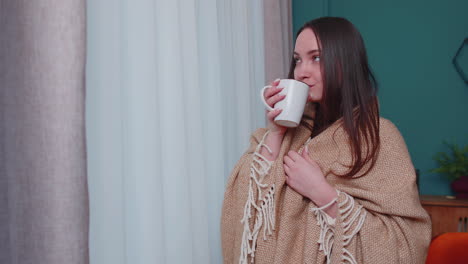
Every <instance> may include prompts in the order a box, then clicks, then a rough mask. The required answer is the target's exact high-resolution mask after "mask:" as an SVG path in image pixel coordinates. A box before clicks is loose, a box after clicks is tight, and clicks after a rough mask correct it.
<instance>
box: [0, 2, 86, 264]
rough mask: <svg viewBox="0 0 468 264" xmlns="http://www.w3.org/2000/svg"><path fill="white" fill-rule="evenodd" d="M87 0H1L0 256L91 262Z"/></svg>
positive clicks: (23, 261) (51, 263) (22, 261)
mask: <svg viewBox="0 0 468 264" xmlns="http://www.w3.org/2000/svg"><path fill="white" fill-rule="evenodd" d="M85 43H86V40H85V1H84V0H81V1H78V0H73V1H72V0H55V1H54V0H37V1H29V0H0V86H1V89H0V263H2V264H3V263H5V264H7V263H8V264H10V263H11V264H28V263H31V264H32V263H34V264H38V263H44V264H73V263H88V259H89V257H88V221H89V220H88V219H89V215H88V214H89V213H88V193H87V181H86V152H85V151H86V148H85V129H84V98H85V94H84V91H85V90H84V67H85Z"/></svg>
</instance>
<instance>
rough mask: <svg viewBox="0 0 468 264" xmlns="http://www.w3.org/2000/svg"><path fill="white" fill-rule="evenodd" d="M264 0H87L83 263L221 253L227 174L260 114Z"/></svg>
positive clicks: (215, 259)
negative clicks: (87, 217) (86, 242)
mask: <svg viewBox="0 0 468 264" xmlns="http://www.w3.org/2000/svg"><path fill="white" fill-rule="evenodd" d="M262 10H263V3H262V1H250V0H242V1H227V0H224V1H221V0H178V1H158V0H139V1H129V0H123V1H120V2H116V3H113V4H112V5H109V3H108V2H106V1H88V21H87V22H88V43H87V44H88V63H87V113H86V117H87V137H88V168H89V169H88V179H89V186H90V211H91V226H90V255H91V263H96V264H107V263H109V264H111V263H112V264H119V263H121V264H123V263H132V264H138V263H222V258H221V246H220V234H219V230H220V227H219V223H220V213H221V204H222V200H223V194H224V186H225V181H226V178H227V176H228V174H229V172H230V170H231V169H232V168H233V166H234V164H235V162H236V161H237V159H238V158H239V157H240V155H241V154H242V152H243V151H245V149H246V147H247V145H248V139H249V135H250V133H251V132H252V131H253V130H254V129H255V128H257V127H261V126H263V125H264V122H265V120H264V109H263V106H262V105H261V103H260V101H259V99H258V96H259V95H258V94H259V90H260V88H261V87H263V86H264V83H265V73H264V71H265V70H264V42H263V12H262Z"/></svg>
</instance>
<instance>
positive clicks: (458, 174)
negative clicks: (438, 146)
mask: <svg viewBox="0 0 468 264" xmlns="http://www.w3.org/2000/svg"><path fill="white" fill-rule="evenodd" d="M444 144H445V145H446V146H447V147H448V149H449V151H448V152H438V153H437V154H436V155H435V156H434V160H435V161H436V162H437V164H438V166H439V167H437V168H434V169H432V170H431V172H435V173H440V174H442V175H444V176H445V177H446V178H447V179H448V180H449V181H451V187H452V190H453V191H454V192H455V193H456V196H457V198H462V199H467V198H468V145H466V146H465V147H460V146H458V145H456V144H453V143H452V144H451V143H447V142H444Z"/></svg>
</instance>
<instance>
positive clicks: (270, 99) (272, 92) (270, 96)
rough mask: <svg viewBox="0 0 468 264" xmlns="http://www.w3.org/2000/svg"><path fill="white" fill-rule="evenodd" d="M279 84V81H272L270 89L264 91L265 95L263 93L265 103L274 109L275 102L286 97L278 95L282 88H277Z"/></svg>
mask: <svg viewBox="0 0 468 264" xmlns="http://www.w3.org/2000/svg"><path fill="white" fill-rule="evenodd" d="M279 82H280V80H279V79H276V80H274V81H273V82H272V83H271V85H270V88H267V89H266V90H265V93H264V97H265V101H266V103H267V104H268V105H269V106H270V107H274V105H275V104H276V103H277V102H279V101H281V100H283V99H284V98H285V97H286V95H282V94H280V92H281V91H282V90H283V89H284V88H282V87H278V84H279Z"/></svg>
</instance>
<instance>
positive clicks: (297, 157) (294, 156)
mask: <svg viewBox="0 0 468 264" xmlns="http://www.w3.org/2000/svg"><path fill="white" fill-rule="evenodd" d="M288 157H290V158H291V159H292V160H294V161H298V160H300V159H302V157H301V155H300V154H299V153H297V152H296V151H294V150H290V151H289V152H288Z"/></svg>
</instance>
